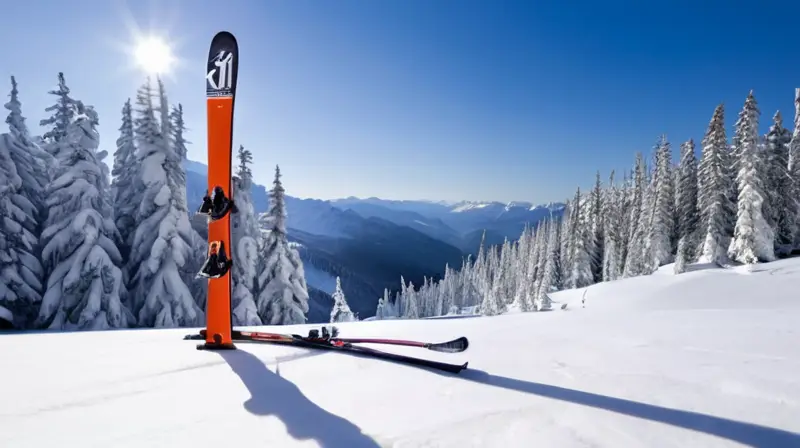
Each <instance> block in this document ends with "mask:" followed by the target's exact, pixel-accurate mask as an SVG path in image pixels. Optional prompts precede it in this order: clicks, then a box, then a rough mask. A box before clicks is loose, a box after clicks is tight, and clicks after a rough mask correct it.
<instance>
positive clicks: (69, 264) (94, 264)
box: [36, 78, 134, 329]
mask: <svg viewBox="0 0 800 448" xmlns="http://www.w3.org/2000/svg"><path fill="white" fill-rule="evenodd" d="M62 80H63V78H62ZM68 107H70V108H74V111H72V112H70V113H68V114H64V116H69V117H73V121H72V122H71V123H69V125H67V126H66V128H65V129H64V133H63V134H61V136H60V140H59V141H58V144H59V145H58V146H59V151H58V160H59V165H58V167H57V168H55V171H54V178H53V181H52V182H51V183H50V184H49V185H48V187H47V190H46V194H47V200H46V205H47V207H48V217H47V220H46V228H45V230H44V231H43V232H42V242H43V243H44V246H43V251H42V260H43V263H44V266H45V268H46V270H47V273H48V274H49V275H48V281H47V289H46V292H45V294H44V297H43V299H42V306H41V308H40V310H39V315H38V317H37V319H36V326H38V327H47V328H51V329H105V328H120V327H127V326H129V325H131V324H133V323H134V320H133V316H132V314H131V313H130V311H129V310H128V309H127V308H126V307H125V306H123V304H122V301H121V299H120V291H121V290H122V288H124V285H123V281H122V272H121V270H120V265H121V263H122V257H121V255H120V253H119V249H118V247H117V242H118V241H119V234H118V232H117V229H116V226H115V225H114V222H113V220H112V214H113V211H112V208H111V204H110V203H109V197H108V195H107V191H108V188H109V185H108V169H107V168H106V166H105V165H104V163H103V158H104V157H105V156H106V155H107V153H106V152H105V151H99V152H98V151H97V149H98V145H99V141H98V140H99V137H98V134H97V128H96V127H97V123H98V119H97V113H96V112H95V111H94V109H93V108H92V107H91V106H84V105H83V104H82V103H81V102H72V103H69V104H68Z"/></svg>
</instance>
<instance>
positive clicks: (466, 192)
mask: <svg viewBox="0 0 800 448" xmlns="http://www.w3.org/2000/svg"><path fill="white" fill-rule="evenodd" d="M3 13H4V16H5V17H6V19H7V20H6V21H5V24H4V26H3V27H2V29H0V36H2V41H3V42H6V44H5V45H4V54H3V61H2V64H0V67H2V70H0V73H2V75H3V76H4V80H5V82H6V84H8V81H7V79H8V78H7V76H8V75H11V74H13V75H16V77H17V81H18V82H19V84H20V86H19V88H20V95H21V100H22V101H23V108H24V110H23V112H24V113H25V115H26V117H27V118H28V122H29V123H30V124H31V125H34V124H35V123H38V121H39V120H40V119H42V118H44V117H45V116H46V114H45V112H44V108H45V107H47V106H48V105H49V104H51V102H52V99H51V98H50V97H49V95H47V94H46V92H47V90H49V89H50V88H52V87H53V86H54V85H55V82H56V74H57V72H59V71H63V72H64V73H65V76H66V79H67V83H68V85H69V86H70V87H71V89H72V92H73V96H74V97H75V98H77V99H81V100H83V101H84V102H86V103H88V104H92V105H94V106H95V107H96V109H97V110H98V113H99V115H100V121H101V124H100V132H101V135H102V141H101V144H102V145H103V148H105V149H108V150H109V152H113V150H114V147H115V140H116V138H117V135H118V131H117V128H118V127H119V119H120V110H121V107H122V104H123V102H124V101H125V99H126V98H128V97H133V96H134V95H135V90H136V88H137V87H138V86H139V85H140V84H141V83H142V82H143V80H144V74H143V73H142V72H140V71H137V70H135V69H134V68H132V67H131V61H130V57H129V56H128V55H126V54H125V52H124V51H122V50H121V47H122V46H124V45H126V44H131V43H132V42H133V40H134V37H133V34H132V30H133V29H134V25H135V26H136V27H138V28H139V29H140V30H141V31H142V32H144V33H153V34H157V35H161V36H164V37H166V38H167V39H168V42H170V43H171V44H172V45H173V47H174V51H175V53H176V55H177V57H179V58H180V59H181V61H182V65H181V66H180V67H179V68H178V69H177V70H176V71H175V72H174V73H173V74H172V75H171V76H170V77H168V78H166V85H167V90H168V94H169V97H170V100H171V101H173V102H181V103H183V105H184V108H185V113H186V120H187V124H188V126H189V127H190V128H191V129H190V133H189V139H190V140H191V141H192V143H193V144H192V145H190V147H189V157H190V158H191V159H194V160H199V161H205V159H206V155H205V154H206V152H205V151H206V148H205V132H206V129H205V96H204V75H205V73H204V71H205V60H206V55H207V52H208V45H209V42H210V40H211V37H212V36H213V35H214V34H215V33H216V32H217V31H219V30H228V31H231V32H232V33H234V34H235V35H236V37H237V38H238V40H239V46H240V51H241V59H240V64H239V71H240V73H239V88H238V95H237V99H236V123H235V129H234V133H235V135H234V144H235V145H236V146H238V145H239V144H243V145H245V146H246V147H247V148H249V149H250V150H251V151H252V152H253V154H254V164H255V166H254V172H255V176H256V180H257V181H258V182H259V183H263V184H267V185H269V183H270V182H271V180H272V174H273V169H274V166H275V164H280V166H281V169H282V171H283V174H284V178H283V179H284V182H285V187H286V189H287V193H288V194H291V195H294V196H300V197H316V198H323V199H327V198H333V197H344V196H350V195H353V196H359V197H367V196H378V197H383V198H393V199H422V198H425V199H437V200H461V199H468V200H500V201H510V200H527V201H533V202H536V203H541V202H548V201H552V200H561V199H564V198H566V197H568V196H571V195H572V193H573V192H574V189H575V188H576V187H577V186H581V187H583V188H587V187H589V186H591V184H592V183H593V180H594V173H595V171H596V170H597V169H600V170H601V172H602V175H603V176H604V177H605V176H607V174H608V172H609V171H610V170H611V169H618V170H619V169H626V168H628V167H630V166H631V165H632V163H633V160H634V153H635V152H636V151H645V152H647V153H648V154H649V153H650V151H651V148H652V146H653V144H654V143H655V142H656V140H657V138H658V137H659V135H660V134H662V133H666V134H667V136H668V138H669V139H670V141H671V142H672V143H673V148H674V150H675V151H676V152H677V151H678V148H679V145H680V143H681V142H683V141H685V140H688V139H689V138H694V139H695V141H696V142H698V143H699V140H700V139H702V135H703V132H704V131H705V128H706V126H707V124H708V121H709V119H710V118H711V114H712V112H713V109H714V107H715V106H716V105H717V104H718V103H720V102H724V103H725V104H726V117H727V127H728V129H729V132H730V131H731V129H732V126H733V123H734V120H735V117H736V114H738V112H739V109H740V108H741V106H742V104H743V102H744V99H745V96H746V95H747V93H748V91H749V90H750V89H754V91H755V94H756V98H757V100H758V102H759V106H760V108H761V111H762V116H761V118H762V126H761V127H762V129H761V130H762V132H766V130H767V129H768V126H769V122H770V121H771V118H772V116H773V114H774V112H775V110H777V109H780V110H781V111H782V112H783V115H784V121H785V123H786V125H787V126H789V127H791V123H792V120H793V117H794V109H793V99H794V88H795V87H800V58H797V57H795V56H794V55H793V54H792V48H793V47H792V46H791V45H789V46H787V45H786V44H787V43H788V42H791V41H792V40H793V39H795V38H796V35H797V32H796V31H795V30H796V25H795V24H794V23H793V21H796V17H798V16H800V15H799V14H798V13H800V5H798V4H796V3H795V5H792V3H791V2H788V1H787V2H770V1H766V0H765V1H761V2H757V3H753V2H744V1H739V0H727V1H719V0H707V1H703V2H697V1H684V0H676V1H669V2H656V1H650V2H642V1H617V0H604V1H602V2H600V1H588V0H572V1H569V2H566V1H510V0H509V1H503V2H498V1H491V0H484V1H473V0H434V1H431V0H408V1H389V0H383V1H367V0H360V1H355V0H353V1H350V0H341V1H321V0H320V1H310V0H292V1H273V0H252V1H237V0H228V1H224V2H222V1H219V0H217V1H206V0H181V1H178V0H160V1H150V0H142V1H128V2H121V1H112V0H91V1H90V0H84V1H80V2H62V1H49V0H35V1H29V2H11V3H10V4H9V5H4V8H3ZM5 88H6V89H7V88H8V86H7V87H5ZM34 130H35V131H38V129H36V128H35V126H34Z"/></svg>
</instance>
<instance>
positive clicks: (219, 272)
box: [197, 241, 233, 278]
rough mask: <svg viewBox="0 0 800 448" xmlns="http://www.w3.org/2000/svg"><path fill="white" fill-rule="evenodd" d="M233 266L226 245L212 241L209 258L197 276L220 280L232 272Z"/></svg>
mask: <svg viewBox="0 0 800 448" xmlns="http://www.w3.org/2000/svg"><path fill="white" fill-rule="evenodd" d="M232 264H233V262H232V260H231V259H230V258H228V254H227V253H225V243H223V242H222V241H212V242H211V244H210V245H209V247H208V258H206V262H205V263H203V267H202V268H201V269H200V272H199V273H198V274H197V275H198V276H199V277H206V278H220V277H222V276H224V275H225V274H227V273H228V271H230V269H231V265H232Z"/></svg>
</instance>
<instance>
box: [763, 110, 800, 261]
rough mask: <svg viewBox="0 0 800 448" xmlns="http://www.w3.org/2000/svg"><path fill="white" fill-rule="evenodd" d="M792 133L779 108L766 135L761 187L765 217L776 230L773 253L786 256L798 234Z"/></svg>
mask: <svg viewBox="0 0 800 448" xmlns="http://www.w3.org/2000/svg"><path fill="white" fill-rule="evenodd" d="M791 140H792V135H791V134H790V133H789V130H788V129H786V128H784V127H783V118H782V117H781V113H780V111H778V112H776V113H775V116H774V117H773V123H772V126H770V128H769V133H768V134H767V147H766V151H765V154H764V156H765V164H764V168H765V173H764V178H765V181H764V187H765V191H764V193H765V194H766V199H767V200H766V201H765V203H764V211H765V212H766V213H765V217H766V218H767V222H768V223H769V224H770V226H771V227H772V228H773V230H774V232H775V252H776V254H778V255H780V256H786V255H788V254H790V253H791V252H792V249H793V248H794V237H795V235H796V234H797V224H798V222H797V220H798V207H797V200H798V198H797V197H796V196H795V195H794V193H795V191H794V179H793V178H792V175H791V174H790V173H789V144H790V143H791Z"/></svg>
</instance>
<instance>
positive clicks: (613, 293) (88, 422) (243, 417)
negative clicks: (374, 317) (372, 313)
mask: <svg viewBox="0 0 800 448" xmlns="http://www.w3.org/2000/svg"><path fill="white" fill-rule="evenodd" d="M670 268H671V267H667V268H665V269H662V270H661V271H659V272H657V273H656V274H654V275H652V276H647V277H639V278H633V279H627V280H622V281H618V282H613V283H606V284H600V285H595V286H592V287H590V288H589V289H588V291H587V292H586V294H585V298H586V307H585V308H583V307H582V306H581V298H582V297H584V295H583V292H584V291H582V290H578V291H565V292H562V293H558V294H554V296H553V299H554V300H556V301H559V302H561V301H566V302H569V303H570V306H569V308H568V309H567V310H565V311H561V310H556V311H552V312H546V313H525V314H509V315H504V316H498V317H481V318H476V319H438V320H436V319H434V320H419V321H402V320H392V321H372V322H360V323H350V324H342V325H341V326H340V328H341V329H342V333H343V335H351V336H352V335H364V336H367V335H382V336H386V337H403V338H421V339H431V340H445V339H450V338H452V337H454V336H460V335H466V336H468V337H469V338H470V341H471V347H470V349H469V350H467V351H466V352H464V353H462V354H457V355H451V354H438V353H432V352H424V353H418V352H420V350H419V349H405V350H401V349H396V350H395V351H398V352H405V353H415V354H420V355H427V356H429V357H431V358H435V359H446V360H452V361H453V362H460V361H465V360H469V361H470V369H469V370H467V371H465V372H462V373H461V374H460V375H451V374H440V373H435V372H431V371H427V370H423V369H420V368H414V367H406V366H402V365H397V364H391V363H387V362H383V361H378V360H371V359H366V358H358V357H353V356H348V355H345V354H337V353H329V352H311V351H307V350H302V349H294V348H289V347H279V346H268V345H244V344H240V346H239V348H240V350H238V351H232V352H217V353H215V352H202V351H196V350H195V349H194V345H195V342H193V341H183V340H181V337H182V336H183V335H184V334H186V333H188V332H189V331H188V330H138V331H115V332H97V333H60V334H31V335H9V336H2V337H0V360H2V369H0V384H2V385H3V389H2V391H0V397H2V399H1V400H0V446H2V447H13V448H26V447H50V446H58V447H62V448H63V447H73V446H75V447H81V448H85V447H103V448H106V447H136V448H141V447H170V448H173V447H181V446H191V447H193V448H198V447H219V446H234V447H236V446H242V447H244V446H247V447H256V446H258V447H294V446H298V447H312V446H323V447H337V448H338V447H343V448H361V447H378V446H392V447H503V448H505V447H526V448H527V447H559V448H561V447H586V446H600V447H614V448H620V447H681V448H685V447H718V446H760V447H776V448H789V447H800V325H798V322H800V317H799V316H800V293H799V292H798V285H800V260H784V261H779V262H775V263H771V264H768V265H764V266H760V267H757V268H756V269H754V270H753V271H752V272H748V271H747V270H745V269H739V268H736V269H730V270H696V271H694V272H690V273H686V274H682V275H680V276H673V275H671V274H670V271H669V269H670ZM290 329H291V328H286V327H284V328H282V329H281V330H284V331H285V330H290Z"/></svg>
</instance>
